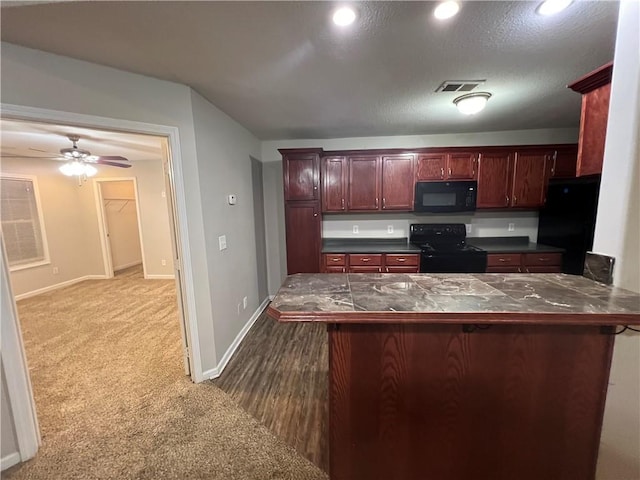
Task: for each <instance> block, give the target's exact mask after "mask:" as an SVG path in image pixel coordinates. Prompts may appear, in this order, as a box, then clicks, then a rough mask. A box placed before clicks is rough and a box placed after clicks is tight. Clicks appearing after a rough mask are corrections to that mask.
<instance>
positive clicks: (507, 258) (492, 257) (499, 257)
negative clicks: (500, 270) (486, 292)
mask: <svg viewBox="0 0 640 480" xmlns="http://www.w3.org/2000/svg"><path fill="white" fill-rule="evenodd" d="M521 263H522V255H521V254H519V253H504V254H502V253H491V254H489V255H487V266H488V267H506V266H516V267H519V266H520V264H521ZM487 271H488V270H487Z"/></svg>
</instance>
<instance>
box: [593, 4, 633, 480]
mask: <svg viewBox="0 0 640 480" xmlns="http://www.w3.org/2000/svg"><path fill="white" fill-rule="evenodd" d="M638 19H640V3H638V2H637V1H633V0H626V1H623V2H621V4H620V14H619V18H618V32H617V38H616V51H615V57H614V66H613V81H612V85H611V101H610V104H609V122H608V125H607V140H606V145H605V153H604V166H603V171H602V183H601V187H600V199H599V204H598V216H597V220H596V231H595V238H594V243H593V250H594V251H595V252H598V253H602V254H606V255H611V256H613V257H615V259H616V263H615V267H614V284H615V285H617V286H619V287H622V288H627V289H629V290H633V291H636V292H640V209H639V208H638V207H639V206H640V195H639V190H640V165H639V162H640V160H639V159H640V141H639V138H638V132H639V131H640V58H639V57H638V48H639V47H640V34H639V33H638ZM615 342H616V343H615V349H614V354H613V362H612V366H611V377H610V379H609V390H608V394H607V402H606V405H605V414H604V424H603V427H602V437H601V443H600V455H599V458H598V470H597V475H596V478H598V479H599V480H619V479H637V478H640V454H639V453H638V452H640V334H637V333H627V334H622V335H618V336H617V337H616V340H615Z"/></svg>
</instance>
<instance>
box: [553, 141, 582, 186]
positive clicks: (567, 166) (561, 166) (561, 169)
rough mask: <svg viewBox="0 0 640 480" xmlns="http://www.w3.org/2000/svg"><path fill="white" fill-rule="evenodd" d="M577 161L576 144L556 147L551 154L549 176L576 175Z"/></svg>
mask: <svg viewBox="0 0 640 480" xmlns="http://www.w3.org/2000/svg"><path fill="white" fill-rule="evenodd" d="M577 161H578V145H571V146H568V147H565V148H557V149H556V151H555V153H554V155H553V166H552V167H551V177H553V178H572V177H575V176H576V162H577Z"/></svg>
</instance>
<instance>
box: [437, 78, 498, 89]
mask: <svg viewBox="0 0 640 480" xmlns="http://www.w3.org/2000/svg"><path fill="white" fill-rule="evenodd" d="M484 82H486V80H445V81H444V82H442V83H441V84H440V86H439V87H438V88H436V92H470V91H472V90H473V89H474V88H476V87H477V86H478V85H482V84H483V83H484Z"/></svg>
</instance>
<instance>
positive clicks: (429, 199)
mask: <svg viewBox="0 0 640 480" xmlns="http://www.w3.org/2000/svg"><path fill="white" fill-rule="evenodd" d="M422 205H423V206H424V207H455V206H456V193H455V192H438V193H423V194H422Z"/></svg>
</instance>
